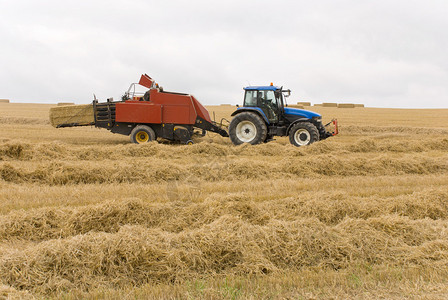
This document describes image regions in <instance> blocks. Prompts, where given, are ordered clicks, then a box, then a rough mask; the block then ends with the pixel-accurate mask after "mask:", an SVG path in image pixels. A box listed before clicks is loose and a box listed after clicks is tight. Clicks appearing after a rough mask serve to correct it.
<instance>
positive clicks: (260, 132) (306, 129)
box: [229, 83, 338, 147]
mask: <svg viewBox="0 0 448 300" xmlns="http://www.w3.org/2000/svg"><path fill="white" fill-rule="evenodd" d="M244 90H245V95H244V103H243V106H242V107H238V109H237V110H236V111H234V112H233V113H232V117H233V119H232V121H231V122H230V125H229V136H230V139H231V140H232V142H233V143H234V144H235V145H240V144H243V143H249V144H252V145H255V144H260V143H263V142H268V141H270V140H272V139H273V137H274V136H289V141H290V142H291V144H293V145H295V146H297V147H299V146H305V145H309V144H311V143H314V142H317V141H319V140H323V139H326V138H328V137H330V136H333V135H336V134H337V133H338V125H337V120H335V119H334V120H332V121H331V122H330V123H328V124H326V125H324V124H323V123H322V116H321V115H320V114H318V113H315V112H312V111H308V110H304V109H297V108H291V107H287V105H286V101H285V99H284V98H285V97H288V96H290V95H291V90H284V89H283V87H278V86H274V85H273V84H272V83H271V85H270V86H248V87H245V88H244ZM332 123H333V125H334V131H332V132H329V131H327V129H326V127H327V126H329V125H330V124H332Z"/></svg>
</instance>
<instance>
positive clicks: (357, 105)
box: [355, 104, 364, 107]
mask: <svg viewBox="0 0 448 300" xmlns="http://www.w3.org/2000/svg"><path fill="white" fill-rule="evenodd" d="M355 107H364V104H355Z"/></svg>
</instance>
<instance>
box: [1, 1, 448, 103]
mask: <svg viewBox="0 0 448 300" xmlns="http://www.w3.org/2000/svg"><path fill="white" fill-rule="evenodd" d="M447 15H448V1H446V0H426V1H424V0H421V1H412V0H370V1H369V0H315V1H309V0H306V1H303V0H295V1H287V0H280V1H264V0H258V1H255V0H252V1H244V0H238V1H236V0H226V1H206V0H189V1H181V0H174V1H169V0H165V1H144V0H141V1H138V0H128V1H118V0H107V1H106V0H104V1H103V0H89V1H83V0H39V1H36V0H34V1H31V0H0V54H1V56H0V98H7V99H11V101H13V102H36V103H56V102H76V103H89V102H91V101H92V97H93V93H95V94H96V95H97V97H98V98H99V99H100V100H105V99H106V98H107V97H114V99H116V100H117V99H118V98H120V96H121V95H122V94H123V93H124V92H125V91H126V90H127V88H128V87H129V84H130V83H132V82H137V81H138V80H139V78H140V75H141V74H142V73H147V74H148V75H150V76H151V77H153V78H154V79H155V80H156V81H157V82H158V83H159V84H160V85H161V86H163V87H164V89H165V90H168V91H177V92H185V93H190V94H193V95H195V96H196V98H198V99H199V101H201V102H202V103H204V104H219V103H232V104H236V103H241V101H242V95H243V90H242V87H243V86H247V85H249V84H251V85H268V84H269V83H270V82H274V84H275V85H283V86H284V87H286V88H290V89H291V90H292V95H291V97H290V98H288V101H289V102H290V103H292V102H297V101H311V102H313V103H321V102H348V103H352V102H354V103H364V104H366V105H367V106H374V107H409V108H448V17H447Z"/></svg>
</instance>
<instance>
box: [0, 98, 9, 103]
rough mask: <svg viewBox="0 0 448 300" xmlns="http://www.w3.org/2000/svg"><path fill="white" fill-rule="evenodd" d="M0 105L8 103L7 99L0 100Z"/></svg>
mask: <svg viewBox="0 0 448 300" xmlns="http://www.w3.org/2000/svg"><path fill="white" fill-rule="evenodd" d="M0 103H9V99H0Z"/></svg>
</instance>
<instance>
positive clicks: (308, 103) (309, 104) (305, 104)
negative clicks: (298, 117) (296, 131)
mask: <svg viewBox="0 0 448 300" xmlns="http://www.w3.org/2000/svg"><path fill="white" fill-rule="evenodd" d="M297 105H302V106H311V102H297Z"/></svg>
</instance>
